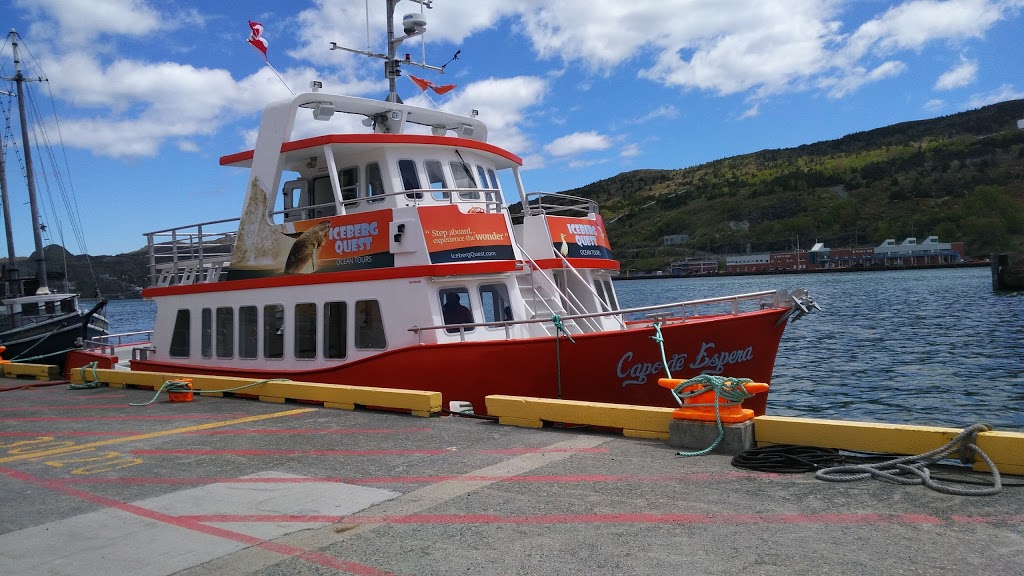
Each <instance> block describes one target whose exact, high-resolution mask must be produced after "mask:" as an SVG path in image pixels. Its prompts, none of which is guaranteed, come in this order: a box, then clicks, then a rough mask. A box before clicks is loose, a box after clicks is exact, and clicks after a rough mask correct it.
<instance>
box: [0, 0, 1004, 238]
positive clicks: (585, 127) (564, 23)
mask: <svg viewBox="0 0 1024 576" xmlns="http://www.w3.org/2000/svg"><path fill="white" fill-rule="evenodd" d="M368 4H369V12H370V14H369V27H370V37H369V42H368V38H367V14H366V8H367V2H365V1H359V0H344V1H343V0H295V1H291V2H287V3H285V2H273V1H270V0H251V1H249V2H244V3H242V2H200V1H198V0H168V1H161V2H156V1H143V0H0V27H2V28H3V30H9V29H11V28H14V29H16V30H17V31H18V32H19V34H20V35H21V37H22V46H23V47H27V49H28V50H29V52H28V53H25V54H23V60H24V61H25V64H26V65H27V66H28V67H29V72H32V73H35V74H37V75H38V74H42V75H44V76H45V77H46V78H48V80H49V84H48V86H49V88H48V91H49V92H46V91H45V90H46V89H45V88H44V89H43V90H44V91H43V92H40V91H39V90H40V88H39V87H35V93H36V94H37V96H38V97H39V102H40V103H41V104H43V105H46V106H48V105H49V104H48V100H46V99H45V98H44V97H45V96H47V94H48V93H52V94H53V97H54V100H55V105H56V116H57V118H59V120H60V124H59V128H60V130H59V133H58V132H57V131H56V130H55V129H52V128H51V129H50V130H49V131H48V134H49V135H50V138H51V139H54V140H56V139H57V138H58V136H59V139H60V140H62V141H63V143H64V149H65V151H66V153H67V166H68V168H69V173H70V174H69V176H70V180H69V183H70V188H71V190H72V191H73V194H74V202H75V203H76V204H77V207H78V212H79V214H80V216H81V218H82V221H83V225H84V238H85V243H86V248H87V249H88V251H89V252H90V253H91V254H117V253H122V252H126V251H129V250H134V249H137V248H140V247H142V246H144V245H145V239H144V236H143V233H144V232H150V231H156V230H160V229H165V228H171V227H175V226H182V225H186V224H193V223H197V222H202V221H210V220H216V219H222V218H233V217H236V216H237V215H238V212H239V209H240V205H241V200H242V197H243V194H244V192H245V182H246V177H247V172H246V171H245V170H243V169H237V168H222V167H220V166H219V165H218V159H219V157H220V156H222V155H224V154H230V153H234V152H239V151H242V150H246V149H249V148H251V146H252V144H253V139H254V137H255V132H254V130H255V128H256V126H257V123H258V121H259V113H260V111H261V110H262V108H263V106H264V105H265V104H266V103H267V102H269V101H271V100H274V99H277V98H281V97H285V96H287V95H288V91H287V89H286V88H285V87H284V85H283V84H282V82H281V81H280V80H279V79H278V77H277V76H276V75H275V74H274V72H273V71H272V70H271V69H269V68H268V67H266V66H265V65H264V64H263V60H262V58H261V57H260V56H259V55H258V54H257V52H256V51H255V50H253V49H252V48H251V47H250V46H249V45H248V44H247V43H246V42H245V40H246V38H247V37H248V35H249V27H248V24H247V22H248V20H255V21H258V22H261V23H262V24H263V25H264V27H265V30H264V36H265V37H266V38H267V40H268V41H269V53H268V54H269V61H270V63H271V64H272V65H273V66H274V68H275V69H276V70H277V71H278V72H279V73H280V74H281V76H282V77H283V78H284V80H285V82H286V83H287V84H288V85H289V86H290V87H291V88H292V89H293V90H295V91H296V92H298V91H301V90H304V89H305V88H306V87H307V86H308V84H309V82H310V80H313V79H319V80H321V81H323V82H324V84H325V89H328V90H331V91H335V92H340V93H347V94H353V95H358V96H364V97H368V98H383V97H384V96H385V94H386V92H387V84H386V81H385V80H384V79H383V77H382V68H383V65H382V63H381V62H380V61H379V60H370V59H367V58H365V57H361V56H357V55H353V54H349V53H345V52H342V51H333V52H332V51H330V50H329V47H330V42H337V43H338V44H339V45H342V46H348V47H353V48H358V49H365V48H367V47H369V48H370V49H371V50H373V51H377V52H381V51H384V50H385V47H384V45H385V41H386V37H385V32H384V28H383V19H384V16H383V13H384V2H383V0H369V1H368ZM286 6H287V7H286ZM396 12H397V14H398V15H399V16H401V15H402V14H406V13H410V12H422V13H423V14H424V15H425V17H426V19H427V34H426V37H425V51H426V60H427V62H428V63H430V64H434V65H441V64H444V63H445V62H447V61H448V59H449V58H450V57H451V56H452V54H454V53H455V51H456V50H461V54H460V57H459V59H458V60H456V61H454V62H452V63H451V64H449V65H448V67H447V69H446V74H444V75H439V74H437V73H435V72H427V71H417V69H415V68H407V69H406V70H405V72H406V73H410V72H411V73H412V74H414V75H417V76H422V77H425V78H427V79H429V80H431V81H433V82H435V83H436V84H449V83H454V84H457V85H458V87H457V88H456V89H455V90H454V91H452V92H449V93H448V94H445V95H443V96H436V95H434V96H432V98H433V100H434V102H436V103H437V104H438V105H440V106H441V107H443V108H446V109H450V110H452V111H456V112H468V111H469V110H470V109H477V110H479V112H480V118H481V119H482V120H484V121H485V122H486V123H487V124H488V125H489V127H490V141H491V142H492V143H494V144H497V145H499V146H503V147H505V148H507V149H509V150H511V151H512V152H514V153H516V154H518V155H520V156H521V157H523V158H524V160H525V163H526V166H527V168H528V170H527V171H526V172H525V173H524V180H525V183H526V187H527V189H528V190H530V191H549V192H557V191H563V190H568V189H572V188H576V187H579V186H583V185H586V184H588V183H591V182H594V181H597V180H601V179H603V178H608V177H610V176H614V175H615V174H618V173H621V172H624V171H628V170H635V169H641V168H663V169H675V168H685V167H689V166H695V165H699V164H703V163H705V162H710V161H713V160H717V159H720V158H725V157H729V156H735V155H738V154H745V153H749V152H755V151H758V150H763V149H766V148H788V147H792V146H799V145H801V144H809V143H813V142H818V141H822V140H830V139H834V138H839V137H842V136H843V135H846V134H849V133H853V132H859V131H863V130H870V129H873V128H878V127H882V126H887V125H891V124H894V123H898V122H904V121H909V120H918V119H923V118H932V117H936V116H943V115H947V114H952V113H955V112H959V111H963V110H969V109H973V108H977V107H980V106H984V105H987V104H992V103H995V102H1001V101H1005V100H1013V99H1018V98H1024V78H1022V76H1021V73H1022V72H1024V51H1022V50H1020V48H1019V45H1020V42H1021V37H1022V36H1024V0H949V1H935V0H911V1H905V2H901V1H899V0H888V1H875V0H859V1H842V0H772V1H765V0H630V1H621V0H619V1H614V2H613V1H609V0H589V1H587V2H582V1H578V0H560V1H559V2H550V1H548V0H519V1H517V2H509V1H507V0H502V1H498V0H474V1H473V2H466V1H464V0H434V2H433V8H432V9H429V10H427V9H422V8H420V7H419V5H418V4H415V3H413V2H411V1H409V0H406V1H404V2H400V3H399V4H398V8H397V10H396ZM0 44H2V51H0V52H2V53H0V57H2V62H0V76H10V75H12V73H13V65H12V63H11V60H10V56H11V49H10V44H9V42H8V41H7V40H6V39H4V40H3V41H2V42H0ZM400 51H401V52H410V53H411V54H412V57H413V59H414V60H418V59H419V58H420V56H421V54H422V48H421V45H420V42H419V40H410V41H407V42H406V43H405V44H403V45H402V46H401V47H400ZM398 88H399V93H400V94H401V95H402V97H403V98H404V99H405V101H406V102H409V103H422V104H424V105H428V106H430V105H432V104H431V103H430V102H428V101H427V100H425V99H424V97H423V96H422V95H420V92H419V90H418V89H417V88H415V86H414V85H413V84H412V83H411V82H410V81H409V80H408V79H407V78H400V79H399V84H398ZM2 89H7V87H6V86H3V87H0V90H2ZM44 112H45V113H46V114H47V115H48V116H47V117H48V118H52V112H49V109H45V110H44ZM14 116H15V117H14V118H13V119H12V120H11V121H12V123H13V124H14V125H15V126H16V124H17V118H16V116H17V114H16V112H15V113H14ZM19 146H20V144H19ZM17 164H18V161H17V160H16V159H15V160H11V159H10V158H9V160H8V167H7V172H8V181H9V184H10V189H11V195H12V201H11V204H12V209H13V210H14V212H15V213H14V215H13V217H12V221H13V223H14V228H15V246H16V248H17V253H18V255H19V256H22V255H27V254H28V253H29V252H30V251H31V250H32V236H31V230H29V229H28V226H27V222H28V220H29V217H28V215H27V214H28V206H27V201H26V200H25V193H24V181H23V178H22V176H21V174H22V172H21V168H20V167H19V166H18V165H17ZM41 194H44V195H45V194H47V192H46V191H45V190H43V191H42V192H41ZM49 194H51V198H56V199H53V200H51V201H50V202H51V204H55V205H58V206H59V205H60V204H61V202H62V201H61V200H60V199H59V197H54V196H52V195H54V194H56V192H54V191H51V192H49ZM42 202H43V204H44V207H45V206H46V204H47V200H46V199H43V200H42ZM62 213H63V212H62V211H60V210H49V209H47V210H44V213H43V220H44V223H46V224H47V226H48V228H47V236H46V238H47V241H48V242H60V237H59V233H58V231H59V229H60V226H58V225H59V224H60V222H59V220H62V219H63V217H62V216H61V214H62ZM63 230H64V243H65V245H66V246H67V248H68V249H69V250H70V251H71V252H73V253H81V252H82V248H81V247H80V244H78V243H76V242H75V241H74V236H73V234H72V233H71V230H70V229H68V228H66V227H65V228H64V229H63ZM613 248H614V244H613Z"/></svg>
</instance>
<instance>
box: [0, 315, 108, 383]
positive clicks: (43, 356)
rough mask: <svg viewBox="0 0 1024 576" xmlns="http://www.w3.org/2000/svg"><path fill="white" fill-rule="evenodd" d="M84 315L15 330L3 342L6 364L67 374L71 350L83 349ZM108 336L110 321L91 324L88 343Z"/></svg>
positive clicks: (1, 342)
mask: <svg viewBox="0 0 1024 576" xmlns="http://www.w3.org/2000/svg"><path fill="white" fill-rule="evenodd" d="M82 321H83V318H82V316H81V315H78V314H75V315H71V316H69V317H65V318H63V319H56V320H54V321H51V322H45V323H41V324H38V325H35V326H33V327H31V329H25V328H23V329H19V330H12V331H10V332H9V333H7V334H5V335H4V336H3V337H2V338H0V345H3V346H6V347H7V349H6V350H5V351H4V353H3V358H4V359H5V360H11V361H14V362H25V363H31V364H51V365H54V366H57V367H59V368H61V369H62V370H63V368H64V365H65V362H66V360H67V355H68V352H69V351H70V350H73V349H76V348H79V347H80V342H79V338H82V337H83V334H82ZM106 333H107V329H106V320H103V319H97V320H95V321H90V323H89V325H88V327H87V328H86V332H85V339H90V338H97V337H99V336H102V335H104V334H106Z"/></svg>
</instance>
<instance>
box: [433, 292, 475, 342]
mask: <svg viewBox="0 0 1024 576" xmlns="http://www.w3.org/2000/svg"><path fill="white" fill-rule="evenodd" d="M441 313H442V315H443V316H444V323H445V324H472V323H473V313H472V312H471V311H470V310H469V308H467V307H465V306H463V305H462V302H461V301H460V300H459V295H458V293H456V292H446V293H445V295H444V306H442V307H441ZM448 332H458V330H457V329H454V328H449V329H448Z"/></svg>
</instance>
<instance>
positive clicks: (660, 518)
mask: <svg viewBox="0 0 1024 576" xmlns="http://www.w3.org/2000/svg"><path fill="white" fill-rule="evenodd" d="M177 518H178V519H181V520H187V521H194V522H250V523H261V522H306V523H311V522H319V523H330V524H334V523H338V522H345V523H352V524H427V525H438V524H446V525H451V524H687V525H694V524H719V525H725V524H735V525H749V524H770V525H783V524H821V525H865V524H944V523H945V521H944V520H942V519H940V518H936V517H934V516H928V515H925V514H872V513H868V514H862V513H850V514H647V513H613V514H538V515H530V516H501V515H497V514H410V515H408V516H328V515H296V516H291V515H287V514H203V515H194V516H177Z"/></svg>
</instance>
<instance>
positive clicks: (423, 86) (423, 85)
mask: <svg viewBox="0 0 1024 576" xmlns="http://www.w3.org/2000/svg"><path fill="white" fill-rule="evenodd" d="M409 80H412V83H413V84H415V85H417V86H419V87H420V90H423V91H424V92H426V90H427V88H430V89H431V90H433V91H434V92H436V93H437V94H445V93H448V92H451V91H452V90H454V89H455V86H456V84H445V85H444V86H438V85H436V84H434V83H433V82H431V81H430V80H424V79H423V78H419V77H417V76H413V75H412V74H409Z"/></svg>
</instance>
